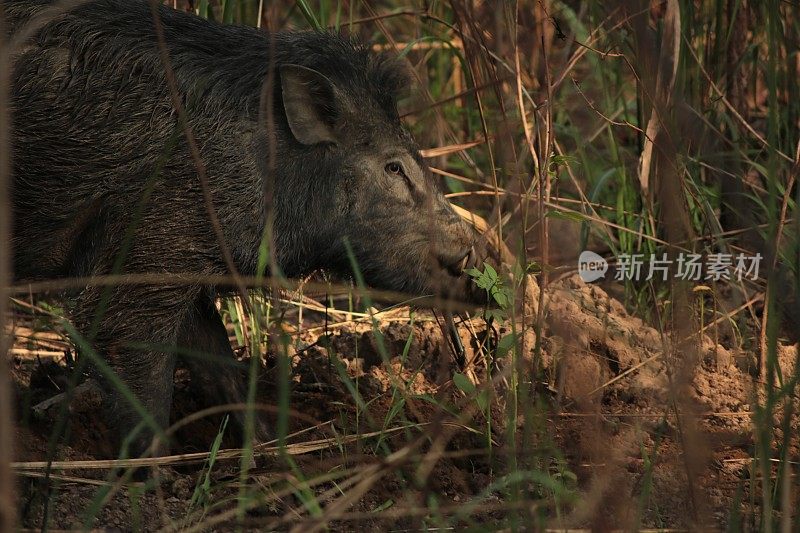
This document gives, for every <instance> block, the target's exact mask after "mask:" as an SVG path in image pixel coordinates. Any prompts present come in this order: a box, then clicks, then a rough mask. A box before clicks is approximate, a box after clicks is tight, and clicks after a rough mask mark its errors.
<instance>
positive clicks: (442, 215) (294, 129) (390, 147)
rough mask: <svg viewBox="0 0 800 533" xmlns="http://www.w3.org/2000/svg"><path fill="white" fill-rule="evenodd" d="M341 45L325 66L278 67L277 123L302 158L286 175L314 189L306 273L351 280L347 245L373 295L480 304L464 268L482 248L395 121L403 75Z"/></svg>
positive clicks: (477, 259) (392, 64)
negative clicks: (389, 293) (429, 297)
mask: <svg viewBox="0 0 800 533" xmlns="http://www.w3.org/2000/svg"><path fill="white" fill-rule="evenodd" d="M339 46H340V47H341V48H342V49H341V50H336V51H334V52H331V53H330V55H328V56H327V58H326V56H325V55H324V54H316V55H315V54H309V56H310V57H312V60H314V59H313V58H316V60H315V61H314V62H313V63H311V65H309V64H308V63H307V64H305V65H303V64H298V63H297V62H295V63H288V62H287V63H284V64H279V65H278V68H277V71H278V84H279V87H278V90H276V96H277V97H278V98H279V99H280V103H281V105H280V106H277V109H278V110H279V113H278V114H279V115H282V116H280V117H276V121H285V122H283V124H284V126H285V127H286V128H287V129H288V133H290V134H291V139H287V140H286V142H287V143H288V144H289V145H291V146H292V149H293V150H295V154H296V155H295V156H294V157H293V159H294V160H297V159H302V160H303V161H302V163H298V164H295V165H294V166H293V167H292V170H291V172H294V173H302V174H305V175H304V176H302V177H298V176H294V177H293V178H292V179H293V180H295V181H296V180H298V179H301V180H303V179H305V180H310V181H311V182H312V183H311V184H310V185H309V187H308V189H307V192H308V198H310V200H307V201H306V203H305V205H304V208H303V209H302V210H303V211H304V212H305V213H308V212H310V211H313V218H314V220H316V222H315V226H317V227H315V228H314V232H313V237H312V236H309V237H307V239H306V240H307V241H308V242H309V243H310V244H308V245H306V250H307V251H309V252H310V255H311V256H313V258H314V259H313V260H312V261H311V262H312V263H314V264H307V265H306V267H315V268H316V267H322V268H326V269H329V270H332V271H334V272H337V273H339V274H342V275H352V273H353V269H352V263H351V260H350V254H349V252H348V249H347V245H346V244H345V242H347V243H349V246H350V249H351V250H352V255H353V256H354V257H355V260H356V262H357V264H358V267H359V269H360V271H361V273H362V274H363V276H364V279H365V281H366V283H367V284H368V285H370V286H372V287H375V288H379V289H386V290H391V291H399V292H403V293H409V294H415V295H438V296H440V297H445V298H452V299H456V300H461V301H482V299H483V293H482V291H480V290H478V289H476V288H475V286H474V284H473V283H472V282H471V281H470V280H469V276H467V275H466V274H465V270H467V269H469V268H470V267H473V266H477V265H479V264H481V262H482V261H483V260H484V259H485V258H486V256H487V253H486V251H485V250H486V246H485V245H484V244H483V240H482V239H480V238H479V236H478V235H477V233H476V232H475V230H474V229H473V228H472V226H471V225H470V224H468V223H466V222H465V221H464V220H463V219H462V218H461V217H460V216H459V215H458V214H457V213H456V212H455V211H454V210H453V208H452V207H451V205H450V203H449V202H448V201H447V200H446V199H445V197H444V195H443V194H442V192H441V191H440V190H439V188H438V186H437V183H436V179H435V178H434V176H433V175H432V173H431V171H430V169H429V167H428V165H427V164H426V163H425V161H424V159H423V158H422V156H421V155H420V152H419V148H418V147H417V145H416V143H415V142H414V139H413V138H412V137H411V135H410V134H409V133H408V131H407V130H406V129H405V128H404V127H403V126H402V124H401V121H400V118H399V116H398V112H397V102H396V95H397V93H398V91H399V90H400V89H401V88H402V86H403V85H404V83H405V81H404V80H405V77H406V73H405V69H404V68H403V67H401V66H399V63H397V62H396V61H395V60H392V59H389V58H386V57H384V56H375V55H373V54H371V53H369V51H367V50H365V49H363V48H361V47H358V46H354V45H349V44H348V45H344V44H342V43H341V42H339ZM301 57H306V56H301ZM320 58H322V59H324V60H321V59H320ZM284 131H285V130H284ZM280 165H281V160H280V156H279V157H278V166H280ZM277 170H278V172H280V169H277ZM284 172H285V171H284ZM284 179H286V178H284ZM292 189H293V190H297V189H296V188H294V187H293V188H292ZM276 193H278V192H277V191H276ZM284 194H287V193H284ZM283 204H284V205H296V200H295V201H294V202H293V201H292V199H289V198H287V199H285V200H284V202H283ZM307 216H308V215H307ZM289 218H291V217H289ZM306 269H307V268H306Z"/></svg>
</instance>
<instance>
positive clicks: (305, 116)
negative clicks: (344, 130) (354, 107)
mask: <svg viewBox="0 0 800 533" xmlns="http://www.w3.org/2000/svg"><path fill="white" fill-rule="evenodd" d="M280 77H281V97H282V99H283V108H284V110H285V111H286V119H287V120H288V122H289V128H290V129H291V130H292V135H294V137H295V139H297V140H298V141H300V142H301V143H303V144H307V145H312V144H318V143H322V142H336V137H335V132H334V125H335V123H336V118H337V115H338V113H339V112H340V109H338V106H337V105H336V89H335V88H334V86H333V83H332V82H331V80H329V79H328V78H326V77H325V76H323V75H322V74H320V73H319V72H317V71H316V70H312V69H310V68H306V67H301V66H299V65H283V66H281V67H280Z"/></svg>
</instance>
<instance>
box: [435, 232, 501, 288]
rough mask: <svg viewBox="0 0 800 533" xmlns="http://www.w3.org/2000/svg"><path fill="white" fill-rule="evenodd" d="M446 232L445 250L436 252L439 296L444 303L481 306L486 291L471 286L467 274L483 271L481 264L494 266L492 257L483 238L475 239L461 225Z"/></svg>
mask: <svg viewBox="0 0 800 533" xmlns="http://www.w3.org/2000/svg"><path fill="white" fill-rule="evenodd" d="M448 229H449V231H448V232H447V233H448V235H449V237H450V241H449V246H442V247H441V248H439V249H438V250H437V252H436V255H437V256H438V257H437V260H438V263H439V267H440V272H441V278H442V279H440V280H439V283H438V285H439V290H438V292H439V294H440V295H441V296H442V297H445V298H448V299H454V300H459V301H463V302H470V303H476V304H484V303H486V300H487V295H486V291H485V290H483V289H481V288H480V287H478V286H477V285H475V283H474V281H473V278H472V276H470V275H469V273H468V272H469V271H470V270H471V269H473V268H477V269H478V270H481V271H482V270H483V263H484V262H488V263H490V264H495V263H496V262H497V260H496V257H495V255H496V254H492V253H490V251H489V248H488V247H487V244H486V239H485V237H483V236H481V235H479V234H478V233H477V232H476V231H475V230H474V229H472V227H471V226H470V225H469V224H467V223H466V222H464V221H459V222H458V223H457V224H454V225H451V226H450V228H448Z"/></svg>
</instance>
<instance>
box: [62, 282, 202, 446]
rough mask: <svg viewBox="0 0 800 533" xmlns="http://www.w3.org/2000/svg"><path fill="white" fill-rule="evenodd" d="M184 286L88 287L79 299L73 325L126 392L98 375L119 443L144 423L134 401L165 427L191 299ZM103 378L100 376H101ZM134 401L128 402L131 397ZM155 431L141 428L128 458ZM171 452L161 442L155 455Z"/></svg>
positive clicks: (106, 409)
mask: <svg viewBox="0 0 800 533" xmlns="http://www.w3.org/2000/svg"><path fill="white" fill-rule="evenodd" d="M192 292H194V293H195V294H196V292H197V291H194V290H193V289H191V288H187V287H185V286H178V287H169V286H136V285H125V286H118V287H89V288H87V289H86V290H85V291H84V292H83V293H82V294H81V296H80V298H79V301H78V309H77V316H76V322H77V323H78V325H79V329H80V331H81V333H82V334H83V335H84V336H85V338H86V340H87V341H89V344H90V345H91V346H93V347H94V348H95V349H96V351H97V353H98V354H100V355H101V356H102V357H103V358H104V359H105V360H106V362H107V363H108V366H109V367H110V368H111V370H113V371H114V372H115V373H116V374H117V376H118V377H119V378H120V380H121V381H122V384H123V387H122V388H124V389H127V391H125V390H121V388H120V387H119V386H116V385H115V384H113V383H112V382H111V381H110V380H109V379H108V378H107V377H106V376H103V375H99V376H98V378H99V381H100V383H101V384H102V387H103V389H104V392H105V394H104V413H105V416H106V419H107V421H108V424H109V427H110V428H111V429H112V430H114V431H115V432H116V436H117V439H118V444H121V443H123V442H125V440H126V439H127V438H128V437H129V436H130V435H131V432H132V431H133V430H134V428H136V427H137V426H138V425H139V424H140V423H141V422H142V416H141V413H140V410H138V409H137V408H136V407H135V405H134V403H138V404H139V406H140V407H143V408H144V409H145V410H146V411H147V412H148V413H149V414H150V416H151V417H152V420H153V421H154V422H155V424H156V425H158V427H159V428H161V429H167V427H168V426H169V415H170V408H171V406H172V392H173V385H174V371H175V362H176V358H177V353H176V350H175V348H174V347H175V345H176V341H177V338H178V331H179V328H180V326H181V324H182V323H183V320H182V317H184V316H186V314H187V313H188V312H189V310H190V306H191V302H192V300H193V299H194V296H192ZM101 374H102V373H101ZM131 394H132V396H133V397H134V398H135V402H132V401H131V400H130V398H129V396H130V395H131ZM155 435H156V432H155V431H154V428H152V426H149V425H145V426H144V427H143V428H141V429H140V431H139V432H138V434H137V435H136V436H135V437H133V438H132V440H131V441H130V443H129V448H128V455H129V456H131V457H139V456H141V455H143V454H144V453H145V452H147V451H148V450H149V449H150V447H151V446H152V445H153V444H154V442H153V438H154V437H155ZM168 451H169V447H168V443H167V442H164V441H163V440H159V441H158V444H157V446H156V447H155V448H154V449H153V450H152V453H153V454H154V455H163V454H166V453H167V452H168Z"/></svg>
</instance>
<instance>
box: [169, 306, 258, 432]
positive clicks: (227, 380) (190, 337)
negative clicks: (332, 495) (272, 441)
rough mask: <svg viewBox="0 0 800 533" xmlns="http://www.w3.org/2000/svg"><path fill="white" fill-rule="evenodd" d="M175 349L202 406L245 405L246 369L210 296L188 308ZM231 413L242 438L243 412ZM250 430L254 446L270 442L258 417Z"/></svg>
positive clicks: (239, 410)
mask: <svg viewBox="0 0 800 533" xmlns="http://www.w3.org/2000/svg"><path fill="white" fill-rule="evenodd" d="M178 346H179V348H180V352H181V355H182V359H183V361H184V362H185V364H186V366H188V367H189V371H190V373H191V377H192V388H193V389H194V390H195V391H196V394H197V395H198V396H199V397H201V398H203V399H204V400H205V401H204V403H205V404H206V405H209V406H212V405H224V404H228V405H231V404H236V405H238V406H239V407H242V406H243V405H244V404H245V402H246V401H247V372H246V365H243V364H242V363H240V362H238V361H237V360H236V355H235V354H234V352H233V349H232V348H231V343H230V340H228V332H227V331H226V330H225V324H224V323H223V321H222V317H221V316H220V315H219V312H218V311H217V308H216V306H215V305H214V299H213V296H212V295H211V294H202V295H201V296H200V297H199V298H198V299H197V300H196V301H195V303H194V304H193V305H192V307H191V309H190V312H189V313H188V314H187V315H186V319H185V320H184V323H183V326H182V328H181V330H180V333H179V335H178ZM234 413H235V418H236V420H237V422H238V426H239V428H238V429H239V430H240V435H239V436H240V437H242V436H243V433H244V431H243V429H244V421H245V412H244V411H243V410H242V409H241V408H240V409H237V410H235V411H234ZM254 429H255V434H254V435H253V436H254V438H255V440H256V441H257V442H264V441H266V440H267V439H269V438H270V432H269V430H268V428H267V426H266V424H265V423H264V422H263V420H262V417H260V416H259V414H258V413H257V414H256V417H255V428H254Z"/></svg>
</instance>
